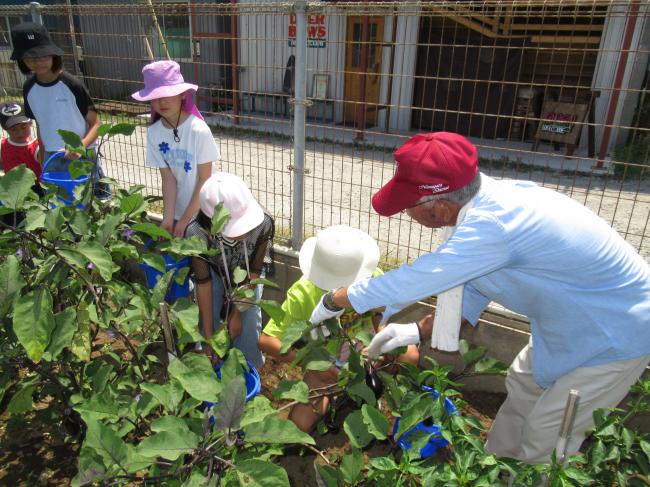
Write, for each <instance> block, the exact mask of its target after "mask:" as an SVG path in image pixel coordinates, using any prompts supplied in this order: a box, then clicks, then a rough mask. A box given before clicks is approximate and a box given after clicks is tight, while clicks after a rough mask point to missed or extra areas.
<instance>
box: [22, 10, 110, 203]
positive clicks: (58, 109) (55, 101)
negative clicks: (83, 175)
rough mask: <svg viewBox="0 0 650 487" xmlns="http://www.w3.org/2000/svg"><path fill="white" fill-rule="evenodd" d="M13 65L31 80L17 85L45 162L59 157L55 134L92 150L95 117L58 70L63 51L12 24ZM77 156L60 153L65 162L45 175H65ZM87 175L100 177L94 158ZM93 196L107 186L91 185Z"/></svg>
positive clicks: (28, 26)
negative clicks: (63, 132) (64, 132)
mask: <svg viewBox="0 0 650 487" xmlns="http://www.w3.org/2000/svg"><path fill="white" fill-rule="evenodd" d="M11 38H12V41H13V45H14V50H13V52H12V53H11V59H13V60H15V61H16V63H17V64H18V67H19V69H20V70H21V71H22V72H23V73H24V74H32V76H31V77H30V78H28V79H27V81H25V84H24V85H23V99H24V103H25V114H26V115H27V116H28V117H30V118H33V119H34V120H36V125H37V128H38V139H39V141H40V146H41V150H42V154H43V157H42V161H41V162H45V161H47V160H48V159H49V157H50V156H52V155H53V154H54V153H55V152H62V151H65V143H64V142H63V139H62V138H61V136H60V135H59V134H58V133H57V130H59V129H63V130H68V131H70V132H74V133H76V134H77V135H79V137H81V141H82V144H83V146H84V147H85V148H87V149H88V148H93V147H94V146H95V141H96V139H97V129H98V128H99V126H100V120H99V115H98V114H97V110H96V109H95V104H94V103H93V100H92V98H91V97H90V94H89V93H88V90H87V89H86V87H85V86H84V84H83V83H82V82H81V81H80V80H79V79H77V78H76V77H75V76H73V75H71V74H70V73H67V72H66V71H64V70H63V59H62V55H63V51H62V50H61V48H59V47H58V46H57V45H56V44H54V42H52V39H51V38H50V35H49V33H48V31H47V29H46V28H45V27H43V26H42V25H40V24H35V23H32V22H24V23H22V24H18V25H17V26H15V27H14V28H13V29H12V32H11ZM78 158H79V154H76V153H73V152H66V153H65V157H60V158H57V159H55V160H53V161H52V163H51V164H50V165H49V166H48V170H49V171H66V170H67V167H68V165H69V163H70V160H71V159H78ZM93 162H94V164H95V166H94V168H93V170H92V174H91V175H92V177H93V179H94V180H97V179H99V178H100V177H101V176H102V175H103V172H102V169H101V166H100V161H99V159H98V158H97V157H96V158H95V161H93ZM95 196H97V197H99V198H107V197H109V196H110V186H108V185H107V184H105V183H97V184H96V186H95Z"/></svg>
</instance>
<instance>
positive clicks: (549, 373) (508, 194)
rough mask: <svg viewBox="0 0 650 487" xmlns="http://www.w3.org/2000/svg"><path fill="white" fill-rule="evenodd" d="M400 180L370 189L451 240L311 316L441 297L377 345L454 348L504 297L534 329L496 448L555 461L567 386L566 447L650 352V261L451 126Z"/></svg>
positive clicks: (573, 447)
mask: <svg viewBox="0 0 650 487" xmlns="http://www.w3.org/2000/svg"><path fill="white" fill-rule="evenodd" d="M395 161H396V163H397V169H396V171H395V175H394V177H393V178H392V179H391V180H390V181H389V182H388V183H387V184H386V185H385V186H384V187H383V188H381V190H379V192H377V193H376V194H375V195H374V197H373V198H372V206H373V207H374V209H375V210H376V211H377V212H378V213H379V214H381V215H384V216H389V215H393V214H395V213H398V212H400V211H405V212H406V214H407V215H409V216H410V217H411V218H413V219H414V220H415V221H417V222H418V223H420V224H421V225H423V226H425V227H429V228H442V229H443V232H444V235H443V237H444V238H445V241H444V242H443V243H442V244H441V245H440V246H439V247H438V248H437V249H436V250H435V251H434V252H431V253H428V254H425V255H423V256H421V257H420V258H419V259H417V260H416V261H415V262H413V263H412V264H404V265H402V266H401V267H399V268H398V269H395V270H393V271H391V272H387V273H386V274H384V275H383V276H379V277H375V278H370V279H365V280H362V281H359V282H356V283H354V284H352V285H351V286H349V287H347V288H339V289H335V290H332V291H330V292H329V293H327V294H325V295H324V296H323V298H322V299H321V301H320V303H319V304H318V305H317V306H316V308H315V309H314V311H313V313H312V316H311V321H312V323H313V324H314V325H317V324H318V323H320V322H322V321H323V320H325V319H327V318H329V317H332V316H337V315H339V314H340V313H341V312H342V310H343V309H345V308H349V307H352V308H354V310H355V311H357V312H358V313H363V312H365V311H366V310H368V309H373V308H379V307H381V306H385V307H386V312H385V313H384V321H386V319H387V318H389V317H390V316H392V315H393V314H395V313H396V312H397V311H399V310H401V309H403V308H404V307H406V306H408V305H409V304H411V303H413V302H415V301H417V300H420V299H423V298H427V297H429V296H432V295H437V296H438V300H437V307H436V314H435V317H433V316H428V317H426V318H424V319H423V320H421V321H420V322H419V323H410V324H396V323H391V324H389V325H388V326H386V328H384V329H383V330H382V331H381V332H379V333H378V334H377V335H376V336H375V337H374V338H373V340H372V342H371V343H370V345H369V347H368V355H369V356H370V357H375V356H377V355H379V354H383V353H386V352H388V351H390V350H392V349H394V348H396V347H400V346H405V345H409V344H414V343H419V342H421V341H422V340H423V339H428V338H429V337H431V345H432V347H434V348H438V349H440V350H447V351H455V350H458V335H459V330H460V322H461V319H462V318H464V319H466V320H467V321H469V322H470V323H471V324H473V325H476V323H477V322H478V319H479V317H480V315H481V312H482V311H483V309H485V307H486V306H487V305H488V304H489V303H490V301H495V302H498V303H500V304H502V305H503V306H505V307H507V308H508V309H511V310H513V311H515V312H518V313H521V314H523V315H526V316H527V317H528V318H529V320H530V328H531V340H530V342H529V344H528V345H527V346H526V347H525V348H524V349H523V350H522V351H521V352H520V353H519V355H518V356H517V357H516V359H515V360H514V362H513V363H512V365H511V367H510V369H509V371H508V376H507V378H506V388H507V391H508V397H507V398H506V401H505V402H504V404H503V405H502V406H501V409H500V410H499V413H498V414H497V417H496V418H495V420H494V423H493V425H492V428H491V430H490V432H489V434H488V439H487V444H486V448H487V449H488V451H491V452H493V453H495V454H496V455H498V456H505V457H512V458H517V459H520V460H522V461H525V462H528V463H546V462H548V461H549V460H550V456H551V453H552V451H553V449H554V446H555V444H556V441H557V437H558V432H559V428H560V423H561V420H562V416H563V411H564V406H565V403H566V399H567V396H568V393H569V391H570V390H572V389H577V390H578V391H579V392H580V404H579V408H578V412H577V415H576V418H575V423H574V430H573V435H572V437H571V439H570V440H569V443H568V445H567V454H568V455H571V454H575V453H576V452H577V451H578V449H579V447H580V445H581V443H582V441H583V440H584V433H585V431H587V430H588V429H589V428H590V427H591V426H592V424H593V419H592V413H593V411H594V410H595V409H598V408H611V407H614V406H616V405H617V404H618V402H619V401H620V400H621V399H622V398H623V397H624V396H625V395H626V393H627V392H628V389H629V387H630V386H631V385H632V384H633V383H634V382H636V380H637V379H638V378H639V376H640V375H641V373H642V372H643V370H644V369H645V367H646V365H647V364H648V362H650V333H648V328H649V326H650V267H649V266H648V264H647V262H646V261H645V260H644V259H643V258H642V257H641V256H640V255H639V254H637V253H636V252H635V251H634V249H633V248H632V247H631V246H630V245H629V244H628V243H626V242H625V241H624V240H623V239H622V238H621V236H620V235H618V233H616V231H615V230H613V229H612V228H611V227H610V226H609V225H608V224H607V223H606V222H605V221H603V220H602V219H601V218H599V217H598V216H597V215H595V214H594V213H592V212H591V211H590V210H589V209H587V208H585V207H584V206H583V205H580V204H579V203H577V202H575V201H573V200H571V199H570V198H568V197H566V196H564V195H562V194H559V193H557V192H555V191H552V190H549V189H545V188H541V187H539V186H537V185H536V184H534V183H531V182H526V181H508V180H501V181H497V180H494V179H492V178H490V177H488V176H486V175H484V174H481V173H480V172H479V171H478V155H477V151H476V148H475V147H474V146H473V145H472V144H471V143H470V142H469V141H468V140H467V139H465V138H464V137H462V136H460V135H458V134H453V133H447V132H436V133H430V134H419V135H416V136H415V137H413V138H411V139H410V140H408V141H407V142H406V143H405V144H404V145H403V146H402V147H400V148H399V149H398V150H397V151H396V152H395Z"/></svg>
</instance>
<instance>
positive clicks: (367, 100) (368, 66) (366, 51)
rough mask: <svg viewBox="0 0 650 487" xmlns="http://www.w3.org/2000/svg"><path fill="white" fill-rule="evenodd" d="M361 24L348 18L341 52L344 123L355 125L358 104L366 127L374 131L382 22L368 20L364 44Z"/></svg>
mask: <svg viewBox="0 0 650 487" xmlns="http://www.w3.org/2000/svg"><path fill="white" fill-rule="evenodd" d="M363 23H364V18H363V17H348V25H347V36H346V49H345V104H344V107H345V110H344V121H345V123H347V124H355V125H356V124H357V123H358V121H357V109H358V107H359V104H360V103H361V104H363V105H364V109H365V120H366V125H367V126H371V127H374V126H376V125H377V106H378V103H379V83H380V80H381V76H380V73H381V54H382V52H381V51H382V50H381V46H382V42H383V39H384V18H383V17H369V18H368V33H367V35H368V42H367V43H364V42H363ZM366 56H367V57H366ZM364 57H366V59H364ZM363 73H365V74H366V76H365V96H364V93H362V91H361V90H362V86H363V84H364V83H363V79H362V76H361V75H363ZM355 102H356V103H355Z"/></svg>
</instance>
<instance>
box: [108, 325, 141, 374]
mask: <svg viewBox="0 0 650 487" xmlns="http://www.w3.org/2000/svg"><path fill="white" fill-rule="evenodd" d="M112 330H113V331H115V332H116V333H117V334H118V335H119V336H120V338H121V339H122V342H123V343H124V345H125V346H126V348H128V349H129V352H131V355H133V359H134V360H135V364H136V365H137V366H138V369H139V370H140V374H141V375H142V379H143V380H144V379H145V378H146V374H145V373H144V367H143V366H142V361H141V360H140V357H139V356H138V353H137V352H136V351H135V348H134V347H133V344H132V343H131V341H130V340H129V339H128V337H127V336H126V335H125V334H124V333H122V332H121V331H120V330H119V329H118V328H117V327H113V328H112Z"/></svg>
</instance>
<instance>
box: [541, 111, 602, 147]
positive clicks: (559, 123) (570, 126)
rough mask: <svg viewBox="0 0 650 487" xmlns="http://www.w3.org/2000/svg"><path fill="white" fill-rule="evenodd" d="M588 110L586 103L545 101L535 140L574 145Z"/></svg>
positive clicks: (578, 137)
mask: <svg viewBox="0 0 650 487" xmlns="http://www.w3.org/2000/svg"><path fill="white" fill-rule="evenodd" d="M588 112H589V104H587V103H566V102H559V101H545V102H544V105H543V106H542V113H541V115H540V119H541V120H540V122H539V125H538V126H537V133H536V134H535V138H536V139H537V140H536V142H539V141H540V140H547V141H549V142H558V143H564V144H567V145H572V146H573V145H576V144H577V143H578V140H579V139H580V132H581V130H582V126H583V124H584V122H585V119H586V117H587V113H588Z"/></svg>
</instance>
